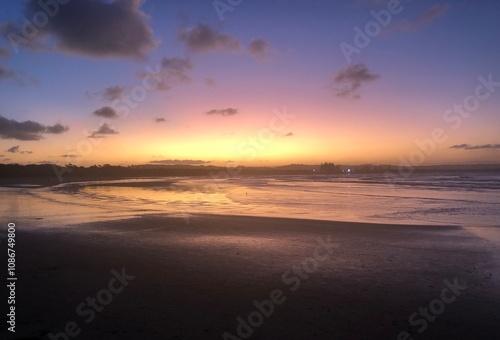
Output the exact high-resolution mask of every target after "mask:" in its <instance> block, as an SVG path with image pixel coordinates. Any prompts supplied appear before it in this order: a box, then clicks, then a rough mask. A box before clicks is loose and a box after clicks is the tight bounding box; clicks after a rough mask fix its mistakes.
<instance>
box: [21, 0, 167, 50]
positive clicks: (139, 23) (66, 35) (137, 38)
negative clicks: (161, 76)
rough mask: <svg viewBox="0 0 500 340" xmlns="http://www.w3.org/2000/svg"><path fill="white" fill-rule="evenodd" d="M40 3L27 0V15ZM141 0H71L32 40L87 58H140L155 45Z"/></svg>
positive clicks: (34, 11)
mask: <svg viewBox="0 0 500 340" xmlns="http://www.w3.org/2000/svg"><path fill="white" fill-rule="evenodd" d="M39 2H40V1H39V0H30V1H28V3H27V4H26V8H25V15H26V16H27V17H28V18H32V17H33V15H34V14H35V13H37V12H40V5H39ZM143 2H144V1H143V0H113V1H108V0H87V1H70V2H68V3H66V4H64V5H59V11H58V13H57V15H54V16H53V17H51V18H49V20H48V23H47V25H45V26H44V27H43V28H41V29H40V32H39V34H38V35H36V37H35V38H34V40H37V42H39V43H41V44H42V45H43V46H45V47H46V48H49V49H50V48H56V49H58V50H61V51H63V52H67V53H72V54H79V55H86V56H90V57H97V58H102V57H124V58H143V57H145V56H146V55H147V54H148V53H149V52H150V51H152V50H154V49H155V48H156V46H157V41H156V40H155V38H154V37H153V30H152V29H151V27H150V26H149V23H148V21H149V17H148V16H147V15H146V14H145V13H144V12H143V11H141V10H140V7H141V5H142V4H143ZM19 31H20V29H19V28H18V29H17V32H19ZM28 45H30V44H28ZM28 47H30V46H28Z"/></svg>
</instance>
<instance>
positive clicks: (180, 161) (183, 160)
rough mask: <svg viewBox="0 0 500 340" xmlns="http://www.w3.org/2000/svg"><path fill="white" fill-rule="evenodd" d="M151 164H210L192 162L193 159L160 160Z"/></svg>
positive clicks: (200, 161) (199, 161) (198, 161)
mask: <svg viewBox="0 0 500 340" xmlns="http://www.w3.org/2000/svg"><path fill="white" fill-rule="evenodd" d="M149 163H151V164H163V165H202V164H207V163H210V162H208V161H202V160H199V159H197V160H193V159H162V160H158V161H151V162H149Z"/></svg>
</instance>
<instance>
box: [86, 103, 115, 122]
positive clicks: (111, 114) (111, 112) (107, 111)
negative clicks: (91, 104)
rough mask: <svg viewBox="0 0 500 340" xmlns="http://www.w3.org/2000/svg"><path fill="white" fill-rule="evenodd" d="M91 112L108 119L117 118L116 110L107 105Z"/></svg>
mask: <svg viewBox="0 0 500 340" xmlns="http://www.w3.org/2000/svg"><path fill="white" fill-rule="evenodd" d="M92 114H93V115H94V116H97V117H102V118H108V119H116V118H118V113H117V112H116V110H115V109H113V108H112V107H109V106H105V107H102V108H100V109H99V110H95V111H94V112H93V113H92Z"/></svg>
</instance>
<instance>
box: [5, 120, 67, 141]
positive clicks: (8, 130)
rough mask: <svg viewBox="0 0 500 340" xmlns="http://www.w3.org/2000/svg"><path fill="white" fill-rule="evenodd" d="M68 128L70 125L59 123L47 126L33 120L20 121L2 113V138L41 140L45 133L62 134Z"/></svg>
mask: <svg viewBox="0 0 500 340" xmlns="http://www.w3.org/2000/svg"><path fill="white" fill-rule="evenodd" d="M68 130H69V127H67V126H63V125H61V124H59V123H57V124H55V125H52V126H50V125H49V126H46V125H42V124H40V123H37V122H34V121H32V120H27V121H24V122H18V121H15V120H14V119H7V118H5V117H3V116H1V115H0V138H2V139H17V140H40V139H42V138H43V136H42V135H43V134H47V133H50V134H61V133H63V132H66V131H68Z"/></svg>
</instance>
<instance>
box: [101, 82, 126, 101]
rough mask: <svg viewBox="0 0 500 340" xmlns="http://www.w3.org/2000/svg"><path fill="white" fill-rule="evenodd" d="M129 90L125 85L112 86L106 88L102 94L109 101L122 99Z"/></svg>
mask: <svg viewBox="0 0 500 340" xmlns="http://www.w3.org/2000/svg"><path fill="white" fill-rule="evenodd" d="M126 91H127V88H126V87H123V86H111V87H108V88H107V89H104V91H102V92H101V93H100V94H101V96H102V97H103V98H104V99H106V100H109V101H113V100H117V99H120V98H121V97H122V96H123V95H124V94H125V92H126Z"/></svg>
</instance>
